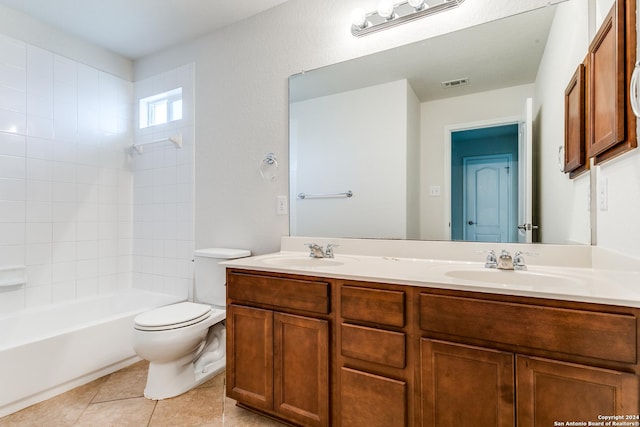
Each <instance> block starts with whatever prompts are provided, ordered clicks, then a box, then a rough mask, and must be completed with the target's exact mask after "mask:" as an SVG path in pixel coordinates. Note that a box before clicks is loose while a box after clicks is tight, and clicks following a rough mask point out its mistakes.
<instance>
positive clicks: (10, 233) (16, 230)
mask: <svg viewBox="0 0 640 427" xmlns="http://www.w3.org/2000/svg"><path fill="white" fill-rule="evenodd" d="M0 236H2V243H3V244H4V245H22V244H24V240H25V228H24V224H23V223H20V222H13V223H12V222H3V223H0Z"/></svg>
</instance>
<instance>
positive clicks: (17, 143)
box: [0, 132, 27, 157]
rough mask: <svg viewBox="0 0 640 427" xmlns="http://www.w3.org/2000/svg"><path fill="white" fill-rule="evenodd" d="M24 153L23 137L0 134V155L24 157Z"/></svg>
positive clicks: (24, 142)
mask: <svg viewBox="0 0 640 427" xmlns="http://www.w3.org/2000/svg"><path fill="white" fill-rule="evenodd" d="M26 152H27V150H26V141H25V137H24V136H23V135H16V134H12V133H5V132H0V154H1V155H4V156H19V157H20V156H21V157H24V156H25V154H26Z"/></svg>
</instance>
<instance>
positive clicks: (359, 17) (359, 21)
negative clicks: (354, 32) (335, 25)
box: [351, 8, 367, 28]
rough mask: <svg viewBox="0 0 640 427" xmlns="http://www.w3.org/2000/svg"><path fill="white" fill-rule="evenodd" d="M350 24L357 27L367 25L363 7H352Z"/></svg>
mask: <svg viewBox="0 0 640 427" xmlns="http://www.w3.org/2000/svg"><path fill="white" fill-rule="evenodd" d="M351 24H352V25H353V26H354V27H357V28H365V27H366V26H367V14H366V12H365V11H364V9H362V8H357V9H353V11H352V12H351Z"/></svg>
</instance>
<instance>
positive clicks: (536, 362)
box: [516, 356, 640, 427]
mask: <svg viewBox="0 0 640 427" xmlns="http://www.w3.org/2000/svg"><path fill="white" fill-rule="evenodd" d="M516 372H517V373H516V382H517V385H516V388H517V390H518V397H517V399H518V400H517V406H518V427H534V426H535V427H548V426H552V425H556V424H554V422H556V421H559V422H565V421H582V422H589V421H592V422H594V421H599V420H598V415H621V416H624V415H637V414H638V413H639V408H638V406H639V403H638V400H639V399H640V395H639V394H640V392H639V390H640V389H639V385H640V383H639V381H638V377H637V376H635V375H631V374H627V373H622V372H616V371H610V370H607V369H600V368H594V367H590V366H582V365H576V364H570V363H564V362H558V361H552V360H546V359H539V358H535V357H526V356H517V359H516Z"/></svg>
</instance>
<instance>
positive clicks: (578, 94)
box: [564, 64, 587, 173]
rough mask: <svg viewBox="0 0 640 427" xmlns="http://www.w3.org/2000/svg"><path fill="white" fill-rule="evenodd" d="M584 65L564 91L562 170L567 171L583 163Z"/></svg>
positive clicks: (571, 170) (579, 67)
mask: <svg viewBox="0 0 640 427" xmlns="http://www.w3.org/2000/svg"><path fill="white" fill-rule="evenodd" d="M584 79H585V72H584V65H583V64H580V65H578V69H577V70H576V72H575V74H574V75H573V77H572V78H571V81H570V82H569V85H568V86H567V89H566V90H565V92H564V172H565V173H569V172H573V171H575V170H577V169H578V168H580V167H582V166H584V165H585V161H586V160H585V144H586V141H585V133H586V127H587V123H586V121H585V92H584V86H585V85H584Z"/></svg>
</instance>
